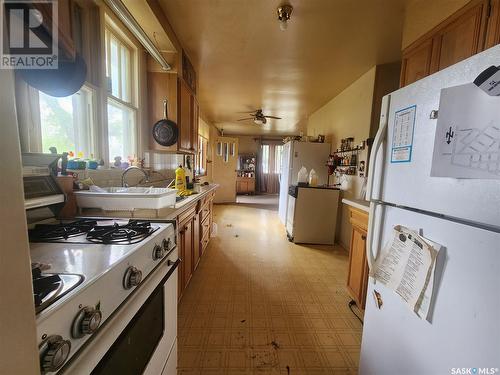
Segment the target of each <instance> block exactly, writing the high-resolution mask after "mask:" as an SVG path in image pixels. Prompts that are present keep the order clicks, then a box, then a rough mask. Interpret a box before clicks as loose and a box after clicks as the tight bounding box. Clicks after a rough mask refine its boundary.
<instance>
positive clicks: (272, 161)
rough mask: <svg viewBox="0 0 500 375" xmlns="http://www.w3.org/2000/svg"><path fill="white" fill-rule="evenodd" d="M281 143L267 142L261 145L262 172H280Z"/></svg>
mask: <svg viewBox="0 0 500 375" xmlns="http://www.w3.org/2000/svg"><path fill="white" fill-rule="evenodd" d="M282 153H283V145H275V144H267V145H262V160H261V166H262V173H264V174H280V173H281V155H282Z"/></svg>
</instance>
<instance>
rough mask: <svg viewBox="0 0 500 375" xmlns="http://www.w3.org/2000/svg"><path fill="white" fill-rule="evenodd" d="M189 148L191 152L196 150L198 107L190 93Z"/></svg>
mask: <svg viewBox="0 0 500 375" xmlns="http://www.w3.org/2000/svg"><path fill="white" fill-rule="evenodd" d="M191 106H192V108H191V112H192V116H191V125H192V126H191V150H192V151H193V152H196V151H198V125H199V124H198V118H199V107H198V102H197V101H196V98H195V97H194V96H193V95H191Z"/></svg>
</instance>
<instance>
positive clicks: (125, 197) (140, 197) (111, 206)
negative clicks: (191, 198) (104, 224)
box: [75, 186, 177, 211]
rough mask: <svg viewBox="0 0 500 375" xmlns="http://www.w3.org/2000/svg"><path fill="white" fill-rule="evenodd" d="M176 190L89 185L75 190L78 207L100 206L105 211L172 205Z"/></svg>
mask: <svg viewBox="0 0 500 375" xmlns="http://www.w3.org/2000/svg"><path fill="white" fill-rule="evenodd" d="M176 193H177V190H175V189H170V188H156V187H114V186H113V187H107V188H97V187H94V188H92V187H91V190H81V191H75V196H76V201H77V204H78V207H80V208H100V209H103V210H106V211H121V210H126V211H133V210H134V209H160V208H164V207H169V206H174V205H175V203H176Z"/></svg>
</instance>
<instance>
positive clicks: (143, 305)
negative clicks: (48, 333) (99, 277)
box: [62, 251, 179, 375]
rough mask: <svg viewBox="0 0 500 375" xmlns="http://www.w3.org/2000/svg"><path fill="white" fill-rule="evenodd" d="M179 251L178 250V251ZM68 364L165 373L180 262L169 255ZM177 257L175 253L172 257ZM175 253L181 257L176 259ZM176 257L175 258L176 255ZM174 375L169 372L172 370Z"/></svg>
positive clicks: (69, 368)
mask: <svg viewBox="0 0 500 375" xmlns="http://www.w3.org/2000/svg"><path fill="white" fill-rule="evenodd" d="M175 254H177V251H175ZM168 258H169V260H170V261H171V262H173V264H172V263H170V264H171V265H170V266H169V265H168V264H169V262H168V260H167V259H164V260H163V261H162V263H161V264H160V265H159V266H158V268H157V269H156V270H155V271H154V272H153V273H152V274H150V275H149V276H148V278H147V279H146V280H144V282H142V283H141V284H140V286H139V287H138V289H137V290H136V292H135V293H134V294H133V295H131V297H130V298H129V299H128V300H127V301H126V302H125V303H124V304H123V305H122V306H121V307H120V308H119V309H118V310H117V311H116V312H115V314H114V315H113V316H112V317H111V318H110V319H108V320H107V321H106V324H105V325H103V326H102V327H101V328H100V329H99V331H98V332H97V333H96V334H95V336H94V337H93V338H92V339H91V340H89V341H88V342H87V343H86V344H85V346H84V347H83V348H82V349H81V350H80V352H79V353H76V354H75V356H74V357H73V358H72V360H71V362H69V363H68V364H67V365H66V366H65V367H64V368H63V369H62V372H63V373H68V374H95V375H100V374H121V375H126V374H131V375H132V374H134V375H136V374H155V375H157V374H161V373H162V370H163V368H164V367H165V365H166V363H167V360H169V359H171V360H173V361H176V360H177V358H169V356H170V354H171V352H172V355H173V356H175V357H176V356H177V354H176V353H173V352H174V351H173V350H172V348H173V347H174V344H175V341H176V338H177V272H178V271H177V266H178V264H179V260H178V259H177V255H175V258H173V257H171V256H169V257H168ZM172 258H173V259H172ZM175 259H176V260H175ZM173 260H175V261H173ZM168 375H170V374H168Z"/></svg>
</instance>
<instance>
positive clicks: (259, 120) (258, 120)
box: [253, 118, 264, 125]
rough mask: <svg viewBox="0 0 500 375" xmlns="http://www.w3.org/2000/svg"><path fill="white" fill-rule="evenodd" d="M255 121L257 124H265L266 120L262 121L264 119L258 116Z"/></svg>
mask: <svg viewBox="0 0 500 375" xmlns="http://www.w3.org/2000/svg"><path fill="white" fill-rule="evenodd" d="M253 122H254V123H255V124H257V125H263V124H264V121H262V119H260V118H256V119H255V120H253Z"/></svg>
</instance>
